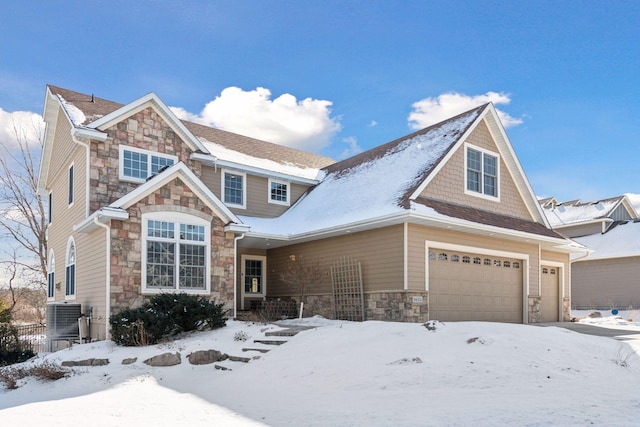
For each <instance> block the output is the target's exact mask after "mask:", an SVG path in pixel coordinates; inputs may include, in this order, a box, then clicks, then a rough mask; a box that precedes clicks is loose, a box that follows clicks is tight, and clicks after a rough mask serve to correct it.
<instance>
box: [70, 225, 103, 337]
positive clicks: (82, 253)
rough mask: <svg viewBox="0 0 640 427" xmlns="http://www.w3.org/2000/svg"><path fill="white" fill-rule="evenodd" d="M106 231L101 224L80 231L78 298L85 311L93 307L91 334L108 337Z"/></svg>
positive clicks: (78, 245)
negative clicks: (106, 333) (96, 227)
mask: <svg viewBox="0 0 640 427" xmlns="http://www.w3.org/2000/svg"><path fill="white" fill-rule="evenodd" d="M105 234H106V232H105V230H104V229H103V228H98V229H97V230H94V231H93V232H91V233H78V234H76V236H75V241H76V252H77V255H76V302H79V303H80V304H82V312H83V313H86V312H87V310H88V307H92V308H93V311H92V319H91V336H92V337H93V338H95V339H105V328H106V323H107V321H108V319H107V313H106V289H105V287H106V283H105V280H106V235H105Z"/></svg>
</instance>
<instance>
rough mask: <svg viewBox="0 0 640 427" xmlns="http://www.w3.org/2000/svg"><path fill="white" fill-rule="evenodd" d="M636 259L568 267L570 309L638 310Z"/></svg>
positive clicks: (639, 262) (639, 260)
mask: <svg viewBox="0 0 640 427" xmlns="http://www.w3.org/2000/svg"><path fill="white" fill-rule="evenodd" d="M639 277H640V257H629V258H617V259H608V260H594V261H580V262H574V263H573V264H571V278H572V290H571V293H572V296H571V297H572V307H574V308H597V309H605V310H606V309H612V308H618V309H620V308H622V309H625V308H627V307H630V306H633V307H635V308H637V307H640V281H639V279H638V278H639Z"/></svg>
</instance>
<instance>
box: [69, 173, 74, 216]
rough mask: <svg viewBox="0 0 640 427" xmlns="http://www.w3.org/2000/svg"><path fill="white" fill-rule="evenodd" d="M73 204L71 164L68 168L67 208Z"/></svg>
mask: <svg viewBox="0 0 640 427" xmlns="http://www.w3.org/2000/svg"><path fill="white" fill-rule="evenodd" d="M72 204H73V163H72V164H71V166H69V206H71V205H72Z"/></svg>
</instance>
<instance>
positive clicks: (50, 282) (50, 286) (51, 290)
mask: <svg viewBox="0 0 640 427" xmlns="http://www.w3.org/2000/svg"><path fill="white" fill-rule="evenodd" d="M55 281H56V258H55V256H54V255H53V251H51V256H49V265H48V266H47V298H48V299H53V297H54V296H55V286H56V285H55Z"/></svg>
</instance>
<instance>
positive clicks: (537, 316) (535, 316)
mask: <svg viewBox="0 0 640 427" xmlns="http://www.w3.org/2000/svg"><path fill="white" fill-rule="evenodd" d="M541 304H542V298H541V297H539V296H529V304H528V306H529V323H539V322H541V321H542V309H541Z"/></svg>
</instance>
